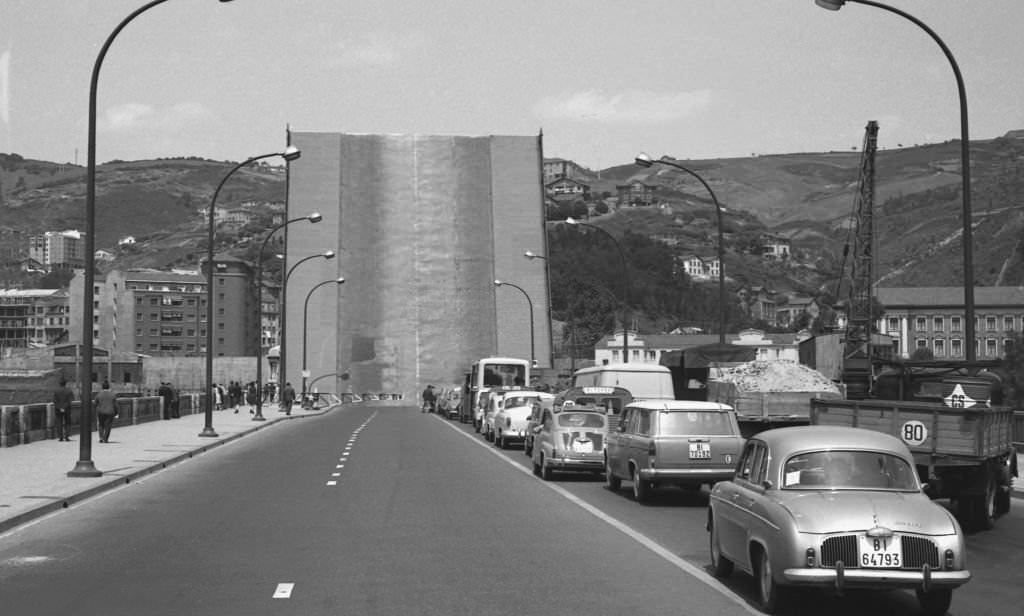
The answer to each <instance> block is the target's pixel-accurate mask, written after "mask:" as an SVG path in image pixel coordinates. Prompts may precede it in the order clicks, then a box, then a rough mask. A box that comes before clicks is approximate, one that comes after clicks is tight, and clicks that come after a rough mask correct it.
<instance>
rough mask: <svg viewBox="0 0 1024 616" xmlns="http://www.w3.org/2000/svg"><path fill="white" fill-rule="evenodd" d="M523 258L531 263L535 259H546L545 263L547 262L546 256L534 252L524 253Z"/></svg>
mask: <svg viewBox="0 0 1024 616" xmlns="http://www.w3.org/2000/svg"><path fill="white" fill-rule="evenodd" d="M523 256H524V257H526V258H527V259H529V260H531V261H532V260H534V259H544V260H545V261H546V260H547V257H545V256H544V255H539V254H537V253H535V252H533V251H532V250H527V251H526V252H524V253H523Z"/></svg>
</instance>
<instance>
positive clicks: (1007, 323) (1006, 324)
mask: <svg viewBox="0 0 1024 616" xmlns="http://www.w3.org/2000/svg"><path fill="white" fill-rule="evenodd" d="M1003 331H1007V332H1012V331H1013V317H1003Z"/></svg>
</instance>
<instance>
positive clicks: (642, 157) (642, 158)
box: [633, 152, 654, 167]
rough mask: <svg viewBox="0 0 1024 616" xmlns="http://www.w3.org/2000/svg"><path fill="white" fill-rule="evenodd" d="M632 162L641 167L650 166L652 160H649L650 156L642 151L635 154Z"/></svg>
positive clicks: (652, 162)
mask: <svg viewBox="0 0 1024 616" xmlns="http://www.w3.org/2000/svg"><path fill="white" fill-rule="evenodd" d="M633 162H634V163H636V164H637V165H639V166H641V167H650V166H651V165H653V164H654V161H653V160H651V157H650V156H648V155H647V154H645V153H643V152H640V153H639V154H637V155H636V158H634V159H633Z"/></svg>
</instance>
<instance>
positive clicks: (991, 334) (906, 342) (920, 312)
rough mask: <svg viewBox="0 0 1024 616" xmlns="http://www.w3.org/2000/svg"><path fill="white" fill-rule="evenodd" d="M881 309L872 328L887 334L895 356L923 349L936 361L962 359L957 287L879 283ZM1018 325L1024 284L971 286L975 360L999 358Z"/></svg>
mask: <svg viewBox="0 0 1024 616" xmlns="http://www.w3.org/2000/svg"><path fill="white" fill-rule="evenodd" d="M875 295H876V297H877V298H878V301H879V303H880V304H881V305H882V306H884V309H885V311H884V313H883V315H882V317H881V318H879V319H878V320H877V321H876V327H877V329H878V332H879V333H881V334H885V335H888V336H892V337H893V339H894V340H895V345H896V349H895V350H896V353H897V355H898V356H900V357H903V358H907V357H910V355H911V354H913V353H914V351H915V350H916V349H929V350H931V351H932V353H933V354H934V355H935V358H936V359H953V360H956V359H965V358H966V356H967V354H966V349H965V348H964V345H965V344H966V343H965V341H964V335H965V332H964V325H965V323H964V319H965V316H964V291H963V287H889V288H886V287H881V288H877V289H876V290H875ZM1022 327H1024V288H1020V287H976V288H975V289H974V339H975V340H974V341H975V345H974V351H975V357H976V358H977V359H996V358H999V357H1002V356H1003V354H1004V352H1005V348H1006V346H1007V345H1008V344H1009V343H1010V342H1011V340H1012V337H1013V335H1014V334H1016V333H1019V332H1020V331H1022Z"/></svg>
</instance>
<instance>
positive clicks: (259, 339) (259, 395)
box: [252, 212, 323, 421]
mask: <svg viewBox="0 0 1024 616" xmlns="http://www.w3.org/2000/svg"><path fill="white" fill-rule="evenodd" d="M303 220H306V221H309V222H311V223H318V222H320V221H321V220H323V216H321V215H320V214H318V213H317V212H313V213H312V214H310V215H309V216H300V217H299V218H292V219H291V220H286V221H284V222H283V223H281V224H279V225H277V226H276V227H274V228H273V229H271V230H270V233H268V234H267V237H265V238H263V243H262V244H260V252H259V254H258V255H257V256H256V304H257V305H258V306H259V308H258V310H257V312H256V415H255V416H254V417H253V418H252V420H253V421H266V417H264V416H263V250H264V249H265V248H266V247H267V241H269V240H270V238H271V237H273V236H274V234H275V233H277V232H278V231H279V230H281V229H283V228H285V227H287V226H288V225H290V224H292V223H293V222H301V221H303Z"/></svg>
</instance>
